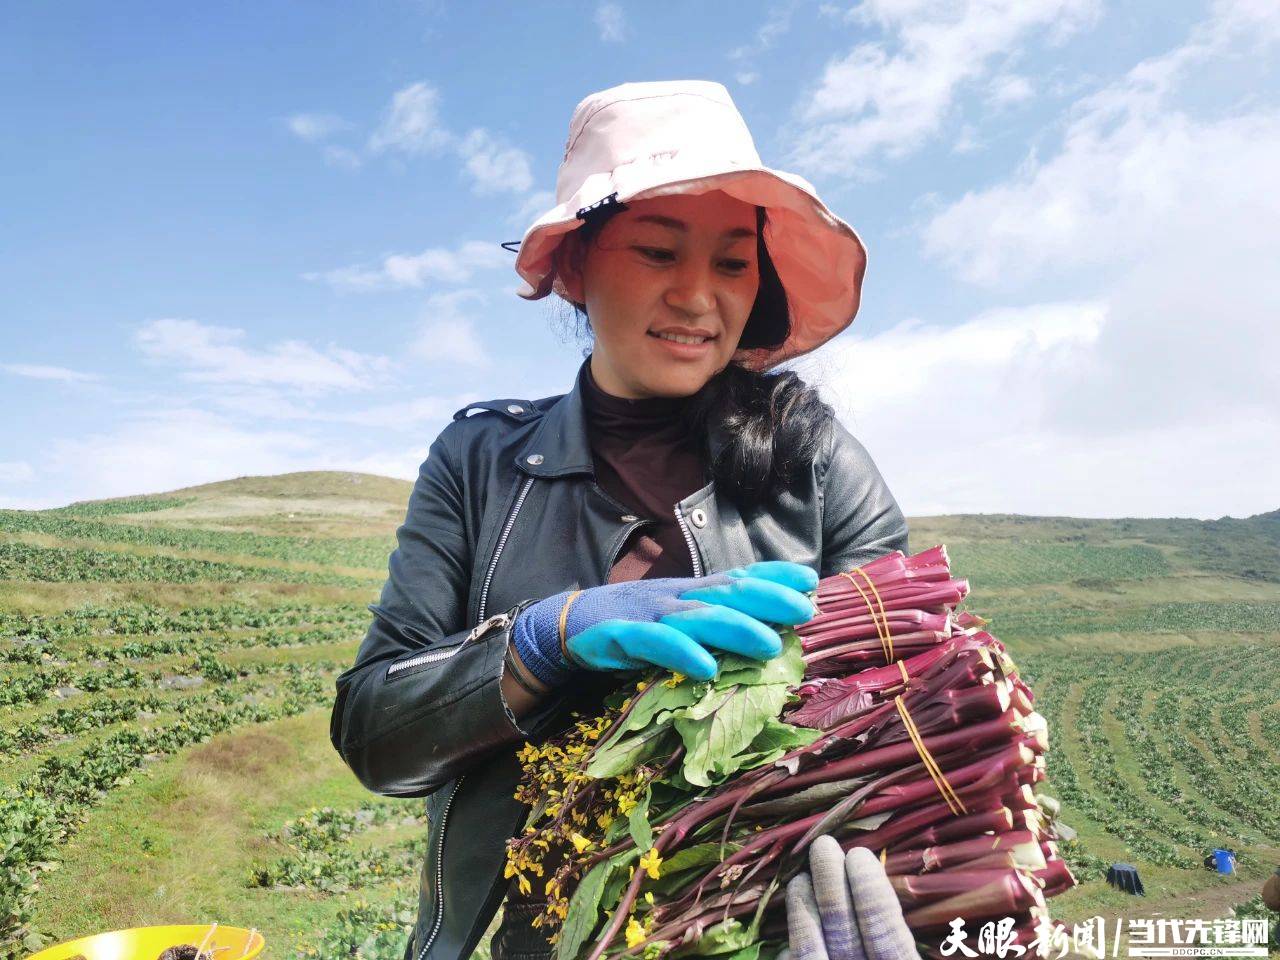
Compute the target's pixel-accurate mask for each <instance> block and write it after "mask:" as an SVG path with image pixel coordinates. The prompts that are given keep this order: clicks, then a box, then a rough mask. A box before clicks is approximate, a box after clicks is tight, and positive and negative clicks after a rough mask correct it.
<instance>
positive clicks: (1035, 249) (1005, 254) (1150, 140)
mask: <svg viewBox="0 0 1280 960" xmlns="http://www.w3.org/2000/svg"><path fill="white" fill-rule="evenodd" d="M1230 10H1231V13H1232V14H1233V16H1232V18H1231V19H1229V20H1225V21H1224V20H1222V19H1214V20H1211V21H1210V22H1209V23H1207V24H1206V25H1204V26H1202V27H1200V28H1199V29H1197V30H1196V31H1195V33H1194V36H1193V37H1192V39H1191V40H1190V41H1188V43H1186V44H1184V45H1183V46H1180V47H1178V48H1176V49H1175V50H1173V51H1171V52H1170V53H1168V54H1165V55H1163V56H1160V57H1155V58H1152V59H1150V60H1146V61H1143V62H1142V63H1140V64H1139V65H1138V66H1136V67H1134V68H1133V69H1132V70H1131V71H1130V72H1129V74H1128V75H1127V76H1126V77H1125V78H1124V79H1123V80H1122V81H1120V82H1118V83H1116V84H1113V85H1111V86H1108V87H1105V88H1103V89H1102V90H1101V91H1099V92H1097V93H1095V94H1093V95H1090V96H1088V97H1085V98H1084V99H1082V100H1080V101H1079V102H1078V103H1077V104H1076V105H1075V106H1074V108H1073V110H1072V120H1071V122H1070V124H1069V125H1068V127H1067V130H1066V133H1065V135H1064V137H1063V143H1062V148H1061V150H1060V151H1059V152H1058V153H1057V154H1055V155H1053V156H1051V157H1050V158H1049V159H1047V160H1043V161H1042V160H1040V159H1038V158H1037V157H1036V156H1035V155H1034V154H1033V155H1031V156H1029V157H1028V158H1027V160H1026V162H1025V163H1024V164H1023V166H1022V168H1021V169H1020V170H1019V171H1018V172H1017V173H1016V174H1015V175H1014V176H1013V177H1012V178H1011V179H1010V180H1008V181H1007V182H1005V183H1002V184H998V185H997V186H995V187H991V188H988V189H986V190H981V191H976V192H972V193H969V194H966V195H965V196H964V197H963V198H962V199H960V200H959V201H957V202H955V203H954V204H952V205H950V206H949V207H947V208H946V209H945V210H943V211H941V212H940V213H938V214H937V215H936V216H935V217H933V219H932V220H931V221H930V222H929V223H928V224H927V225H926V227H925V229H924V241H925V249H926V252H928V253H930V254H932V255H934V256H936V257H938V258H940V259H942V260H943V261H945V262H946V263H948V264H949V265H950V266H951V267H952V268H953V269H954V270H955V271H956V272H957V273H959V274H960V275H961V276H963V277H964V278H965V279H967V280H969V281H971V282H974V283H979V284H984V285H991V286H996V285H1002V284H1007V283H1008V282H1009V281H1011V280H1024V279H1027V278H1030V277H1034V276H1036V275H1039V274H1042V273H1045V272H1047V271H1050V270H1052V271H1054V272H1055V273H1056V272H1059V271H1061V270H1062V269H1063V268H1064V267H1081V266H1100V265H1112V264H1114V263H1115V262H1116V261H1117V260H1118V261H1120V262H1123V263H1133V262H1138V261H1145V260H1149V259H1150V258H1151V256H1152V251H1153V247H1154V248H1169V247H1173V248H1175V250H1173V251H1171V252H1176V248H1177V247H1178V246H1181V245H1183V244H1186V243H1187V242H1192V243H1194V244H1195V245H1197V246H1205V245H1207V244H1208V243H1209V242H1210V241H1212V243H1215V244H1220V243H1227V244H1232V245H1234V244H1235V243H1236V242H1237V238H1238V231H1239V230H1243V231H1244V235H1245V237H1247V238H1251V239H1248V240H1246V242H1245V243H1243V244H1242V246H1245V247H1248V248H1249V249H1253V248H1254V246H1255V244H1260V245H1262V246H1263V247H1265V246H1269V245H1270V242H1271V240H1269V239H1268V237H1271V238H1273V237H1274V234H1273V233H1269V232H1268V225H1270V229H1274V223H1275V216H1276V213H1277V211H1278V210H1280V198H1278V197H1277V196H1276V194H1275V192H1274V191H1271V190H1264V189H1262V188H1261V187H1262V185H1263V184H1264V183H1267V182H1268V181H1269V180H1270V179H1271V171H1274V170H1275V169H1276V166H1277V164H1278V163H1280V111H1277V110H1274V109H1265V108H1263V109H1257V110H1254V111H1253V112H1249V113H1239V114H1235V115H1230V116H1225V117H1219V118H1209V119H1201V118H1196V117H1193V116H1192V115H1191V114H1189V113H1187V112H1184V111H1182V110H1180V109H1178V105H1177V104H1176V103H1175V102H1173V100H1172V94H1173V93H1175V92H1176V89H1177V86H1178V84H1179V83H1180V82H1182V81H1183V80H1185V78H1186V75H1187V72H1188V71H1189V70H1190V69H1191V68H1192V67H1194V66H1195V65H1197V64H1198V63H1200V62H1203V61H1204V60H1206V59H1209V58H1211V57H1213V56H1215V55H1218V54H1220V53H1222V52H1224V50H1225V49H1226V48H1227V47H1228V46H1229V45H1230V44H1231V42H1232V40H1233V38H1236V37H1238V38H1239V39H1240V40H1244V39H1245V38H1246V37H1247V38H1248V41H1249V42H1250V43H1252V42H1256V41H1257V39H1258V37H1259V36H1264V35H1265V30H1264V29H1261V28H1262V27H1263V26H1265V23H1264V24H1248V25H1246V24H1245V23H1242V22H1241V21H1240V19H1239V18H1240V16H1241V14H1240V12H1239V9H1238V8H1235V7H1233V8H1230ZM1229 25H1230V26H1229ZM1250 28H1252V29H1250ZM1273 29H1276V31H1277V35H1280V28H1273ZM1233 31H1241V34H1236V33H1233Z"/></svg>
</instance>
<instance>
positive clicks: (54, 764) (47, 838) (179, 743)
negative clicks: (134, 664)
mask: <svg viewBox="0 0 1280 960" xmlns="http://www.w3.org/2000/svg"><path fill="white" fill-rule="evenodd" d="M294 666H296V665H294ZM329 670H331V666H330V665H323V666H317V667H316V668H314V669H311V670H305V671H304V670H295V671H294V672H293V673H292V674H291V675H290V676H289V677H287V678H286V679H285V681H284V689H285V692H284V694H283V695H282V696H281V697H279V699H278V700H276V701H275V702H272V703H254V704H249V703H243V702H227V701H232V700H234V699H235V697H234V695H233V694H232V693H231V692H230V691H228V692H227V694H226V696H225V697H224V698H220V699H221V700H222V702H219V703H217V704H213V705H209V706H199V707H195V708H194V709H189V710H185V711H183V713H182V714H181V715H180V716H178V717H177V718H176V719H174V720H172V722H170V723H167V724H165V725H163V726H157V727H153V728H151V729H147V730H138V729H126V730H122V731H119V732H117V733H114V734H111V735H109V736H107V737H105V738H104V739H102V740H99V741H97V742H95V743H93V744H92V745H91V746H89V747H87V748H86V749H84V750H83V751H81V752H79V753H77V754H75V755H74V756H70V757H61V756H47V757H45V758H44V759H43V761H42V762H41V764H40V767H39V769H38V770H36V771H35V772H34V773H33V774H31V775H29V776H27V777H25V778H23V779H22V780H21V781H20V782H18V783H17V784H15V785H13V786H11V787H8V788H6V789H4V790H2V791H0V905H3V906H4V909H3V910H0V956H3V957H8V956H16V955H18V954H19V953H22V952H24V951H31V950H35V949H37V948H38V947H39V946H40V941H41V938H40V937H39V936H38V934H36V933H35V932H34V931H33V930H32V929H31V926H30V924H31V920H32V917H31V914H30V906H31V898H32V896H33V894H34V892H35V889H36V887H37V885H38V882H39V875H40V873H41V872H42V871H43V870H46V869H48V868H49V867H50V866H51V865H52V863H53V862H54V860H55V858H56V856H57V853H58V849H59V847H60V846H61V844H62V843H63V842H64V841H65V839H66V838H67V836H68V834H69V833H71V832H72V831H73V830H74V829H75V828H76V827H77V826H78V825H79V824H80V823H81V822H82V821H83V819H84V817H85V816H86V815H87V814H88V812H89V810H90V809H92V808H93V807H94V806H95V805H96V804H97V803H99V802H100V801H101V800H102V799H103V798H104V797H105V796H106V794H107V792H108V791H109V790H111V789H112V788H114V787H117V786H122V785H124V784H127V783H128V782H130V776H131V774H132V772H133V771H134V770H136V769H137V768H138V767H139V766H140V765H141V764H142V763H143V762H144V760H145V759H146V758H148V757H156V756H161V755H166V754H171V753H174V752H175V751H177V750H180V749H182V748H184V747H187V746H190V745H192V744H194V743H199V742H201V741H204V740H207V739H208V738H209V737H212V736H213V735H215V734H217V733H221V732H223V731H225V730H229V729H231V728H232V727H235V726H239V725H242V724H248V723H264V722H267V721H270V720H276V719H280V718H283V717H288V716H293V715H295V714H297V713H300V712H302V711H303V710H306V709H308V708H311V707H315V706H319V705H322V704H325V703H327V702H329V701H330V700H331V698H332V679H331V676H330V675H329Z"/></svg>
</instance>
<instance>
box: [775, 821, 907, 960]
mask: <svg viewBox="0 0 1280 960" xmlns="http://www.w3.org/2000/svg"><path fill="white" fill-rule="evenodd" d="M787 928H788V934H789V939H790V948H789V950H787V951H784V953H785V954H786V956H787V960H920V953H919V951H918V950H916V942H915V938H914V937H913V936H912V935H911V930H910V928H909V927H908V926H907V924H906V921H905V920H903V919H902V905H901V904H900V903H899V902H898V895H897V894H896V893H894V890H893V887H892V886H891V885H890V883H889V878H888V876H886V875H885V872H884V867H883V865H881V863H880V861H879V860H878V859H877V858H876V855H875V854H874V853H872V852H871V851H870V850H868V849H866V848H865V847H854V848H852V849H851V850H850V851H849V852H848V853H847V854H846V853H844V851H842V850H841V849H840V844H839V842H838V841H837V840H836V839H835V838H834V837H832V836H830V835H828V834H823V835H822V836H820V837H818V839H816V840H814V841H813V843H812V844H810V845H809V873H801V874H797V875H796V876H795V877H793V878H792V880H791V882H790V883H789V884H787ZM779 960H782V956H781V955H780V957H779Z"/></svg>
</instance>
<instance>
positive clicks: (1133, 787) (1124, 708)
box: [1021, 644, 1280, 867]
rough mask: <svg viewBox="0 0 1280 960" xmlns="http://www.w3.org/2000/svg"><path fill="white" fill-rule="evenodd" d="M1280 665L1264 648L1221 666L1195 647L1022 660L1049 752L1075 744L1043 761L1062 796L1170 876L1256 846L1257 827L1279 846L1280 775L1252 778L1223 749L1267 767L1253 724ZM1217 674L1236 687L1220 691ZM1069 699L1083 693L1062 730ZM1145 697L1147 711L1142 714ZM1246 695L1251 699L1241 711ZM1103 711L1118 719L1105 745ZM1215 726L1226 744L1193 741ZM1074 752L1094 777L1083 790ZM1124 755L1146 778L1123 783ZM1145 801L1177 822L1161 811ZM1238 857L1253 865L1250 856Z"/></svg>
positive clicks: (1246, 650)
mask: <svg viewBox="0 0 1280 960" xmlns="http://www.w3.org/2000/svg"><path fill="white" fill-rule="evenodd" d="M1273 657H1274V651H1273V649H1272V648H1271V647H1270V645H1268V644H1240V645H1239V646H1238V647H1232V648H1228V649H1226V650H1224V651H1223V656H1222V658H1221V661H1220V662H1217V663H1215V662H1214V661H1212V659H1211V658H1205V657H1204V656H1203V651H1201V650H1198V649H1197V648H1195V647H1192V646H1181V647H1175V648H1171V649H1170V650H1168V651H1165V652H1162V653H1161V654H1158V655H1152V654H1123V653H1116V654H1097V655H1052V654H1049V655H1046V654H1038V655H1035V654H1033V655H1028V656H1026V657H1024V658H1021V659H1022V672H1023V674H1024V676H1026V677H1027V679H1028V681H1029V682H1030V683H1032V686H1033V688H1034V690H1035V693H1036V704H1037V708H1038V709H1040V711H1041V712H1042V713H1043V714H1044V715H1045V717H1046V719H1047V720H1048V721H1049V724H1050V729H1051V730H1052V731H1054V738H1053V739H1054V742H1055V743H1059V744H1061V743H1062V741H1063V738H1064V737H1066V736H1071V738H1072V739H1071V740H1070V742H1069V744H1066V745H1064V746H1066V747H1069V749H1070V754H1069V753H1068V751H1067V749H1065V748H1064V746H1060V747H1058V748H1057V749H1054V748H1052V747H1051V749H1050V753H1049V756H1048V763H1049V779H1050V782H1051V783H1052V785H1053V788H1054V789H1055V790H1056V791H1057V795H1058V796H1059V797H1060V798H1061V799H1062V800H1063V801H1064V802H1065V803H1066V804H1068V805H1069V806H1071V807H1072V808H1073V809H1075V810H1076V811H1078V812H1080V813H1082V814H1084V815H1085V816H1086V817H1088V818H1089V819H1090V820H1092V821H1093V822H1094V823H1095V824H1097V825H1098V827H1099V828H1101V829H1102V830H1104V831H1106V832H1108V833H1111V834H1113V835H1114V836H1116V837H1117V838H1119V839H1120V840H1122V841H1123V842H1124V843H1125V844H1126V845H1127V846H1128V847H1129V849H1130V850H1131V851H1132V853H1134V854H1136V855H1137V856H1139V857H1141V858H1142V859H1145V860H1148V861H1151V862H1154V863H1160V864H1165V865H1170V866H1179V867H1195V866H1198V865H1199V861H1200V859H1201V858H1202V857H1203V856H1204V854H1206V853H1207V852H1208V850H1209V849H1211V848H1212V847H1214V846H1221V845H1224V844H1225V845H1232V844H1233V842H1236V843H1239V842H1243V843H1245V844H1249V843H1255V842H1257V839H1258V838H1257V837H1255V836H1253V835H1251V834H1250V832H1249V831H1250V828H1252V829H1256V830H1258V831H1260V832H1261V835H1262V836H1263V837H1268V836H1269V837H1275V836H1280V819H1278V817H1277V813H1276V812H1275V811H1274V802H1273V799H1272V798H1273V797H1274V796H1275V791H1274V787H1275V779H1274V776H1273V769H1274V765H1270V764H1268V765H1259V766H1258V767H1257V772H1256V773H1255V772H1254V770H1253V769H1252V767H1253V765H1252V764H1249V763H1243V762H1241V761H1240V760H1239V759H1238V758H1237V757H1236V756H1234V755H1233V754H1232V753H1231V751H1230V750H1229V749H1228V747H1229V746H1234V747H1235V748H1236V749H1238V750H1239V751H1241V752H1242V753H1244V754H1245V756H1246V757H1250V758H1254V759H1261V752H1260V747H1259V744H1257V742H1256V741H1255V740H1253V738H1252V737H1251V736H1250V734H1249V728H1248V723H1247V715H1248V713H1249V712H1250V711H1256V710H1258V708H1259V706H1261V705H1266V704H1269V703H1271V701H1272V700H1274V699H1275V696H1276V694H1275V692H1274V691H1272V690H1271V689H1270V688H1269V685H1268V684H1267V681H1266V677H1267V672H1266V665H1267V664H1268V663H1269V662H1270V659H1271V658H1273ZM1219 671H1221V672H1222V673H1223V674H1224V675H1227V674H1229V675H1230V676H1232V677H1233V678H1235V684H1234V687H1232V686H1228V685H1226V684H1223V683H1215V682H1214V680H1215V676H1216V674H1217V672H1219ZM1073 689H1074V690H1077V691H1079V692H1080V701H1079V706H1078V709H1076V710H1074V711H1073V712H1072V714H1071V716H1070V721H1071V723H1070V724H1066V723H1064V717H1063V703H1064V702H1065V701H1066V698H1067V696H1068V695H1069V694H1070V693H1071V691H1072V690H1073ZM1148 694H1150V702H1151V709H1150V712H1149V713H1147V712H1146V711H1144V706H1145V704H1146V703H1147V701H1148ZM1247 694H1252V696H1253V698H1254V699H1253V700H1250V701H1248V702H1245V701H1242V696H1244V695H1247ZM1108 713H1114V715H1115V721H1116V723H1118V724H1119V725H1120V727H1121V728H1122V730H1123V735H1122V736H1108V735H1107V733H1106V731H1105V728H1104V725H1103V717H1104V716H1106V715H1107V714H1108ZM1214 716H1219V717H1221V718H1222V726H1223V731H1224V733H1225V740H1226V742H1225V743H1224V742H1222V741H1219V740H1210V741H1209V742H1208V743H1207V747H1208V749H1207V750H1206V749H1200V748H1198V746H1197V744H1196V743H1195V742H1194V740H1195V739H1196V737H1195V735H1194V734H1192V733H1191V732H1190V731H1192V730H1195V731H1197V732H1198V733H1200V734H1202V735H1211V731H1212V724H1211V723H1210V722H1209V720H1210V718H1212V717H1214ZM1263 716H1264V717H1265V716H1266V714H1265V713H1264V714H1263ZM1071 754H1074V755H1075V757H1076V758H1077V759H1078V761H1079V762H1080V763H1081V764H1082V765H1083V768H1084V769H1085V770H1086V771H1087V773H1088V778H1089V783H1088V784H1087V785H1086V784H1085V783H1084V782H1082V780H1081V776H1080V775H1079V774H1078V773H1077V771H1076V769H1075V768H1074V767H1073V766H1072V764H1071V762H1070V755H1071ZM1122 755H1124V756H1127V757H1129V758H1131V759H1132V761H1133V762H1134V763H1135V765H1136V766H1137V768H1138V772H1139V774H1140V776H1138V777H1136V778H1135V777H1126V776H1124V775H1122V773H1121V770H1120V767H1119V764H1118V760H1119V758H1120V757H1121V756H1122ZM1178 771H1181V775H1180V776H1179V775H1177V772H1178ZM1187 784H1192V785H1194V786H1193V787H1188V786H1187ZM1150 797H1156V798H1159V799H1160V800H1161V801H1163V803H1164V804H1166V805H1167V806H1168V807H1170V808H1172V811H1173V812H1171V813H1161V812H1160V810H1159V809H1158V808H1156V807H1153V806H1152V804H1151V803H1150V802H1149V798H1150ZM1184 850H1187V851H1190V852H1191V853H1193V854H1195V856H1194V857H1192V856H1188V855H1187V854H1186V853H1184V852H1183V851H1184ZM1242 856H1243V857H1244V858H1245V859H1247V858H1248V854H1247V853H1242Z"/></svg>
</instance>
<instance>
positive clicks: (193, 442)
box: [49, 407, 322, 502]
mask: <svg viewBox="0 0 1280 960" xmlns="http://www.w3.org/2000/svg"><path fill="white" fill-rule="evenodd" d="M321 446H322V445H321V444H320V443H319V442H318V441H317V440H315V439H313V438H310V437H307V436H304V435H302V434H300V433H298V432H297V431H294V430H263V429H260V428H253V429H246V428H243V427H239V426H237V425H235V424H234V423H232V422H230V421H228V420H226V419H225V418H223V417H219V416H217V415H215V414H211V413H208V412H207V411H202V410H194V409H186V408H181V407H179V408H176V409H172V410H161V411H155V412H154V413H151V414H147V415H145V416H141V417H138V418H136V419H134V420H131V421H129V422H126V423H124V424H122V425H121V426H120V427H118V428H116V429H114V430H109V431H104V432H101V433H97V434H92V435H90V436H87V437H83V438H78V439H69V440H58V441H55V442H54V444H53V447H52V451H51V456H50V462H49V472H50V473H52V474H56V475H59V476H61V477H64V478H67V481H66V482H67V484H68V486H67V488H66V489H65V491H63V495H62V497H61V498H59V502H69V501H70V500H74V499H81V498H101V497H118V496H127V495H130V494H138V493H159V492H163V491H167V490H173V489H175V488H178V487H185V486H192V485H194V484H199V483H211V482H213V481H215V480H227V479H230V478H232V477H242V476H251V475H258V474H265V473H284V472H287V471H291V470H299V469H305V468H307V467H308V466H309V465H310V464H312V463H314V462H315V460H316V459H318V458H317V457H316V456H315V454H316V451H317V449H319V448H320V447H321ZM82 477H83V478H84V479H81V478H82Z"/></svg>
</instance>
